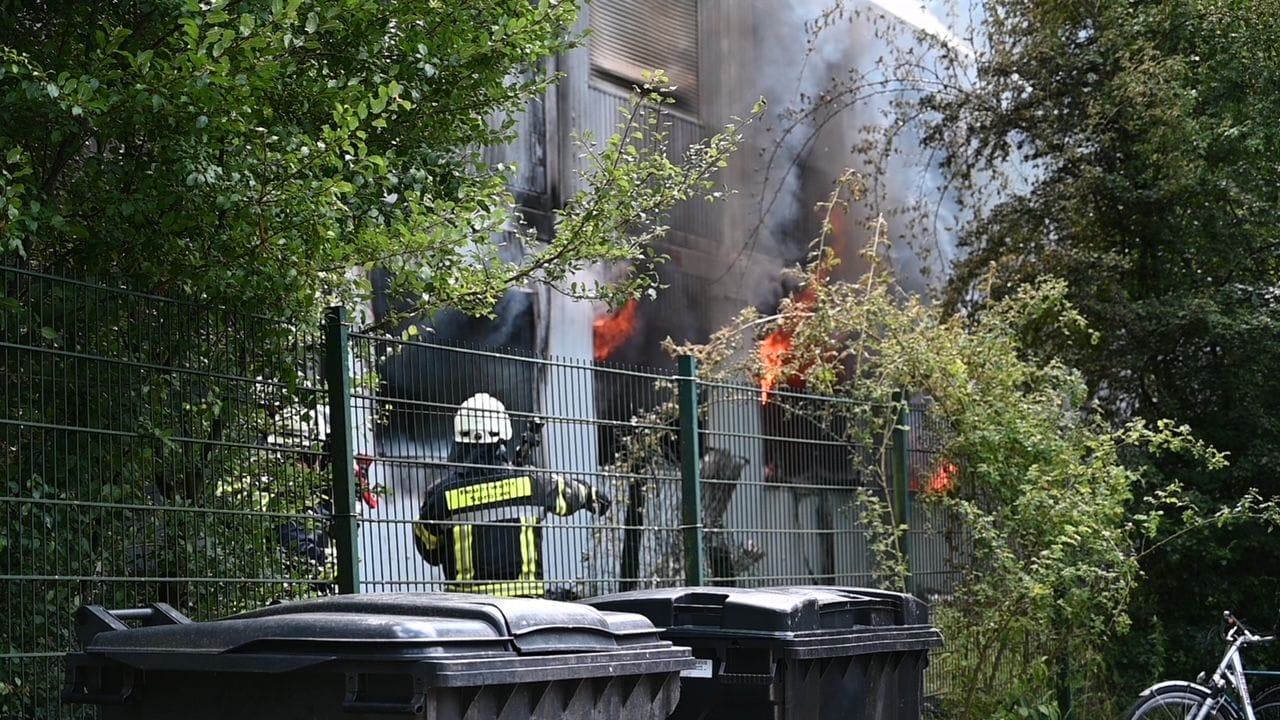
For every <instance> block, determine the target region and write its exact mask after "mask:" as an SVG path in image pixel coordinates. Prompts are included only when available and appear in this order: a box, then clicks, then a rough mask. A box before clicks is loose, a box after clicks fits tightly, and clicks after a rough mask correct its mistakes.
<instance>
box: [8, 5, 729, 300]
mask: <svg viewBox="0 0 1280 720" xmlns="http://www.w3.org/2000/svg"><path fill="white" fill-rule="evenodd" d="M576 16H577V7H576V4H575V3H570V2H556V1H552V0H543V1H541V2H527V0H484V1H483V2H468V3H451V2H442V1H440V0H412V1H410V2H396V3H386V2H382V1H381V0H354V1H351V2H341V3H339V2H330V1H321V0H270V1H268V0H244V1H241V0H220V1H218V2H209V3H205V2H196V1H195V0H157V1H154V2H144V3H133V2H128V3H125V2H120V3H108V4H105V5H102V4H99V5H94V6H89V5H84V4H77V3H20V2H6V3H3V4H0V39H2V40H3V45H0V113H3V115H4V117H5V118H6V119H7V122H6V123H5V127H4V129H3V130H0V238H2V239H3V241H4V245H5V249H6V250H7V251H10V252H13V253H19V254H21V255H24V256H26V257H27V258H30V259H32V260H34V261H37V262H38V263H39V264H40V265H41V266H45V267H56V268H60V269H63V270H66V271H71V272H76V273H80V274H86V275H94V276H111V277H114V278H122V279H124V280H125V281H126V282H128V283H129V284H130V285H131V286H133V287H135V288H136V289H140V290H147V291H151V292H156V293H169V294H172V293H181V294H184V295H186V296H188V297H194V298H197V299H201V300H207V301H211V302H214V303H217V304H223V305H226V306H231V307H253V308H258V309H267V310H269V311H270V312H271V313H272V314H273V315H278V316H289V315H291V314H294V313H297V312H303V311H309V310H311V309H312V308H313V307H314V306H315V305H316V303H317V301H318V300H319V299H321V298H322V297H324V296H329V297H332V296H334V295H336V296H338V297H348V296H351V295H352V294H353V293H354V294H356V295H359V294H360V293H361V291H363V292H366V293H367V291H368V288H367V285H366V284H365V281H364V280H363V277H364V275H363V274H360V273H352V271H353V270H354V269H358V268H364V269H368V268H371V267H374V266H377V267H382V268H386V269H389V270H391V271H392V273H393V275H394V277H395V278H396V279H397V287H396V288H395V291H396V293H397V295H400V296H406V297H410V298H414V299H416V300H417V304H418V305H419V306H423V307H427V308H440V307H446V306H451V307H457V308H459V309H463V310H467V311H471V312H478V313H484V312H489V311H490V310H491V308H492V305H493V303H494V301H495V300H496V299H497V298H498V297H499V296H500V295H501V293H502V292H503V291H504V290H505V289H507V288H508V287H510V286H512V285H518V284H522V283H526V282H533V281H541V282H548V283H552V284H554V285H560V286H564V285H565V284H566V283H565V279H566V278H567V277H569V276H570V275H571V274H572V273H573V271H574V270H575V269H577V268H580V267H582V266H583V265H584V264H587V263H591V262H596V261H611V260H634V259H639V258H646V257H648V256H651V254H652V250H651V249H650V248H649V246H648V244H647V243H644V242H639V241H636V240H635V239H634V235H635V234H636V232H635V231H636V230H637V229H638V230H639V231H640V234H641V235H643V234H644V232H645V231H660V230H661V229H662V224H661V218H662V217H663V213H664V212H665V211H666V210H667V209H669V208H670V206H671V205H672V204H674V203H676V202H678V201H680V200H684V199H687V198H689V197H691V196H693V195H695V194H697V193H698V192H699V191H701V190H706V189H709V188H710V185H709V184H708V179H709V177H710V175H711V174H712V173H714V172H715V171H716V170H717V169H718V168H719V166H720V165H721V164H722V163H723V161H724V158H725V156H726V154H727V153H728V152H729V150H730V149H731V148H732V147H733V146H734V144H735V143H736V133H735V131H734V129H732V128H730V129H729V130H727V131H726V132H725V133H722V134H719V135H715V136H713V137H712V138H709V139H708V140H707V141H706V142H704V143H702V144H699V145H697V146H694V147H693V148H691V149H690V150H689V151H688V152H687V153H686V154H685V155H684V157H683V159H682V161H681V162H673V161H671V160H669V159H668V158H667V156H666V155H665V154H664V151H665V150H666V147H665V138H664V137H662V136H661V129H662V128H661V125H660V123H655V124H653V125H650V124H649V123H648V120H646V119H645V118H644V117H642V116H643V112H642V111H643V110H644V109H647V108H648V109H651V108H654V107H656V106H658V105H659V104H660V103H661V94H660V93H658V92H657V91H658V90H660V88H661V85H662V82H663V78H661V77H660V76H659V77H657V78H655V81H654V83H653V87H651V88H648V89H647V90H646V92H644V93H643V94H641V95H640V96H638V97H637V101H636V102H635V103H634V105H633V108H632V109H633V113H632V116H631V117H629V118H624V127H623V130H622V131H621V132H620V134H619V136H617V137H616V138H614V139H613V141H612V142H611V143H605V144H604V145H603V146H600V147H596V148H595V149H588V151H587V152H588V156H589V158H590V161H591V162H590V163H589V170H588V172H587V177H586V185H587V190H585V191H584V192H582V193H579V194H578V195H576V196H574V197H572V198H571V199H570V202H569V203H568V204H567V207H566V208H565V209H564V210H562V211H561V212H560V216H559V226H560V232H558V233H557V234H556V236H555V237H554V238H552V239H550V240H549V242H545V243H544V242H539V241H538V240H537V239H536V238H535V237H534V236H533V235H532V234H531V233H530V232H529V231H527V230H522V229H519V228H518V226H519V223H518V219H517V218H516V217H515V215H514V214H513V209H512V205H513V200H512V198H511V196H510V193H509V192H508V191H507V180H508V177H509V174H510V168H506V167H502V166H489V165H487V164H485V163H484V162H483V157H482V151H483V149H484V148H485V147H490V146H494V145H501V144H503V143H505V142H507V141H509V140H511V139H512V137H513V133H514V132H515V129H516V124H515V119H514V118H516V117H517V116H518V115H519V114H520V113H521V112H522V111H523V110H524V109H525V106H526V104H527V103H528V102H529V101H530V100H531V99H532V98H535V97H537V96H538V95H539V94H540V93H542V92H544V91H545V90H546V89H547V87H548V86H549V85H550V84H551V83H552V82H553V81H554V80H555V74H554V73H552V72H550V71H549V70H548V64H547V62H546V61H547V59H548V58H550V57H552V56H554V55H555V54H557V53H561V52H564V51H566V50H568V49H569V48H571V47H572V46H573V44H574V42H575V40H574V38H573V37H572V36H571V34H570V32H569V29H570V28H571V27H572V26H573V24H574V22H575V19H576ZM650 91H653V92H650ZM654 134H657V135H658V137H657V138H654V137H653V136H652V135H654ZM641 148H645V149H644V150H641ZM513 227H514V228H517V229H515V230H514V231H513V230H512V228H513ZM504 230H505V231H507V232H506V233H505V235H504V234H503V231H504ZM498 237H505V238H506V240H505V241H497V240H495V238H498ZM513 248H514V250H515V251H514V252H513V251H512V250H513ZM521 250H523V252H521ZM647 279H648V278H647V277H646V276H645V275H643V274H640V275H638V276H637V277H635V278H634V279H633V281H632V283H631V284H630V285H625V284H624V287H623V288H622V292H634V291H635V290H636V289H637V288H638V287H639V286H640V285H642V284H643V283H644V282H645V281H646V280H647ZM565 289H566V290H569V289H570V288H567V287H566V288H565ZM573 290H581V291H583V292H587V291H590V290H594V289H580V288H573Z"/></svg>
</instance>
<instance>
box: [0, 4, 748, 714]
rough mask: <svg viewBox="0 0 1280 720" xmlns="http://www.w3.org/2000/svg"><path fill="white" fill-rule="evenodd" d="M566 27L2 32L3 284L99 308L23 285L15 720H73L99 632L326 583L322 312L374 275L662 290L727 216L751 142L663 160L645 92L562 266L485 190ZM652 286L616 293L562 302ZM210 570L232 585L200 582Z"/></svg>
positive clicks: (0, 26) (450, 303)
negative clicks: (134, 618) (693, 234)
mask: <svg viewBox="0 0 1280 720" xmlns="http://www.w3.org/2000/svg"><path fill="white" fill-rule="evenodd" d="M576 16H577V6H576V4H575V3H572V2H562V1H557V0H535V1H533V2H530V0H475V1H471V0H468V1H466V2H456V1H449V0H406V1H403V2H401V1H397V2H386V1H385V0H343V1H342V2H337V1H334V0H215V1H212V2H207V1H204V0H200V1H197V0H142V1H141V2H107V3H74V2H16V1H9V0H0V116H2V117H4V118H5V120H4V122H3V123H0V125H2V127H0V252H2V253H3V254H4V255H5V259H6V261H10V262H12V261H15V260H18V261H21V262H25V263H26V264H27V265H28V266H29V267H31V268H34V269H36V270H42V271H46V272H48V273H53V274H57V275H72V276H75V277H79V278H82V279H85V280H89V281H91V282H89V283H75V282H65V281H61V280H57V279H53V278H49V277H47V276H46V275H44V274H41V273H25V272H22V273H19V272H6V273H5V274H4V277H3V280H4V287H3V289H2V292H0V321H2V322H0V327H2V330H3V333H4V336H5V340H6V342H7V343H8V344H9V346H10V347H11V348H13V349H14V350H13V351H12V352H7V353H5V355H4V359H3V362H4V363H5V369H6V373H5V377H6V378H8V382H9V384H8V386H7V390H6V395H5V398H6V400H5V407H4V408H3V412H4V417H5V419H6V423H5V424H4V428H5V430H4V432H5V442H4V443H3V448H4V449H3V460H4V462H3V463H2V464H3V467H4V470H3V472H0V488H3V492H4V494H5V495H6V496H8V497H9V498H10V507H13V508H18V510H15V511H14V513H15V514H14V517H18V515H19V514H21V515H22V517H25V518H27V520H29V521H30V523H27V522H22V523H17V522H15V523H10V524H9V525H6V526H5V527H4V528H3V529H0V565H2V566H3V567H4V568H5V572H6V574H8V575H10V576H12V577H16V578H22V580H19V581H15V582H16V585H15V590H14V592H12V593H9V594H8V595H7V596H6V598H5V599H4V601H3V607H2V608H0V609H2V610H3V611H4V612H6V613H7V614H8V615H9V616H10V617H12V618H14V619H15V621H14V622H13V623H11V624H10V625H9V626H7V627H6V628H5V631H4V637H0V649H2V650H3V655H4V657H3V658H0V661H2V663H3V665H4V670H5V671H3V672H0V676H3V678H4V680H3V681H0V715H5V716H9V715H15V716H16V715H23V716H28V717H43V716H44V714H43V713H45V712H46V711H47V712H50V713H52V714H56V704H55V706H49V707H46V706H45V705H44V702H45V701H46V699H47V698H50V697H56V688H57V687H58V686H59V683H60V682H61V680H60V678H59V676H58V674H57V673H50V672H48V671H47V668H45V667H44V666H43V665H40V663H41V662H43V661H42V660H41V658H43V657H45V656H46V655H48V654H50V653H59V652H65V651H67V650H71V649H73V645H74V637H73V633H72V632H71V627H70V626H69V625H68V624H67V623H66V620H65V619H66V618H67V617H69V615H70V613H71V611H73V610H74V608H75V607H76V606H77V605H79V604H81V603H84V602H102V603H104V604H108V605H110V606H112V607H127V606H131V605H135V604H138V603H141V602H146V601H154V600H157V599H167V600H170V601H172V602H174V603H175V604H177V605H179V606H180V607H181V608H182V609H183V610H184V611H186V612H189V613H191V615H192V616H193V617H197V618H208V617H214V616H219V615H225V614H227V613H231V612H234V611H237V610H240V609H244V608H247V607H255V606H259V605H261V604H262V603H264V602H266V601H267V600H268V599H270V598H271V597H275V596H277V595H278V594H279V593H281V592H287V593H290V594H295V593H298V592H301V593H307V592H313V591H315V588H317V587H322V586H324V585H325V584H327V583H329V582H332V580H333V571H334V569H333V568H332V567H329V566H322V565H321V564H320V563H318V562H314V561H308V562H303V561H302V560H303V559H299V558H298V557H297V553H296V552H294V553H293V557H289V556H288V553H287V549H282V547H281V544H282V540H281V530H280V528H281V526H287V525H289V524H294V525H301V526H303V527H304V529H306V528H310V529H311V530H312V531H314V530H315V529H316V528H320V527H323V526H324V519H323V518H321V517H316V513H317V511H316V510H315V508H316V507H317V504H318V503H317V500H318V499H319V497H318V496H320V495H323V494H324V493H325V491H327V490H329V489H330V484H331V482H332V477H330V473H328V472H325V471H323V470H321V469H319V468H318V467H316V464H315V459H316V456H318V455H319V454H320V441H321V440H323V434H324V433H325V432H326V429H325V428H323V427H320V425H321V423H320V422H319V421H317V420H316V412H315V409H316V407H317V405H323V403H324V398H323V394H322V393H321V392H320V391H319V388H320V386H321V384H322V382H321V379H320V378H319V377H318V362H317V358H316V357H315V354H316V352H317V348H319V347H320V346H321V344H322V343H321V341H320V340H319V339H318V338H317V337H316V334H317V331H318V328H317V326H316V320H317V319H318V312H317V311H318V310H319V308H320V307H322V306H323V305H325V304H329V303H333V302H342V303H345V304H350V303H352V302H353V301H356V300H362V299H366V298H367V297H368V294H369V293H370V292H371V289H370V287H369V285H368V281H367V277H368V272H367V271H369V270H371V269H372V268H375V267H376V268H382V269H385V270H389V271H390V274H391V276H392V277H393V278H394V284H393V285H392V287H391V290H390V292H391V293H393V294H394V296H395V297H397V298H407V302H406V303H405V305H403V306H402V307H404V308H405V309H406V310H407V311H409V312H413V311H417V310H424V309H430V310H434V309H439V308H442V307H453V308H457V309H460V310H463V311H467V312H470V313H474V314H485V313H489V312H492V309H493V306H494V303H495V301H496V300H497V298H499V297H500V296H501V295H502V293H503V292H504V291H506V290H507V289H509V288H510V287H512V286H515V285H521V284H526V283H534V282H541V283H548V284H550V285H552V286H555V287H557V288H559V289H560V290H562V291H564V292H568V293H573V294H579V295H588V296H590V295H603V296H605V297H606V298H609V297H616V296H617V295H619V294H628V293H634V292H637V291H638V290H639V289H641V288H643V287H645V286H646V284H647V283H650V282H652V280H653V278H652V276H651V275H650V274H648V273H646V272H645V269H646V267H649V266H650V264H651V263H653V262H658V261H660V260H661V258H660V257H658V256H656V255H655V250H654V249H653V246H652V244H651V242H650V241H651V240H652V239H653V238H654V237H655V236H656V235H658V234H661V233H662V232H663V230H664V229H665V227H664V220H663V218H664V217H665V214H666V212H667V211H668V210H669V209H670V207H671V206H672V205H673V204H675V203H677V202H680V201H682V200H686V199H689V198H692V197H694V196H696V195H700V194H702V193H704V192H706V193H707V194H711V195H714V194H715V193H714V192H713V190H714V188H713V186H712V184H711V176H712V175H713V174H714V173H715V172H716V171H717V170H718V169H719V168H720V167H721V166H722V165H723V164H724V162H725V158H726V157H727V155H728V153H729V152H730V151H731V150H732V149H733V148H734V146H735V145H736V144H737V142H738V137H739V136H738V133H737V128H736V126H733V125H731V126H728V127H727V128H726V129H725V130H724V131H723V132H721V133H718V134H715V135H712V136H711V137H709V138H707V139H706V140H705V141H704V142H701V143H698V144H696V145H694V146H692V147H690V148H688V149H686V150H685V151H684V152H683V153H682V154H677V153H674V152H672V151H671V148H669V147H668V142H667V134H666V130H665V127H666V121H665V120H664V118H663V116H662V113H661V110H662V106H663V104H664V103H665V102H666V101H665V99H664V98H665V95H666V93H665V92H664V90H665V85H666V83H667V81H666V79H665V78H663V77H662V76H661V74H660V73H659V74H655V75H654V76H653V77H652V78H651V80H650V82H649V83H648V84H647V85H646V86H644V87H642V88H639V89H638V90H637V92H636V93H635V94H634V97H633V98H632V102H631V103H630V105H629V107H628V112H627V114H626V115H625V116H624V117H621V118H620V126H619V131H618V133H617V134H615V135H613V136H612V137H610V138H606V139H602V140H601V141H599V142H596V141H595V140H594V139H593V138H583V139H582V140H583V142H582V153H583V156H584V161H583V166H584V168H585V169H584V170H583V173H582V177H581V182H580V184H579V185H580V187H581V190H579V191H577V192H574V193H572V194H570V196H569V197H568V198H567V202H566V203H565V205H564V207H563V208H562V209H560V210H559V211H557V213H556V222H555V232H554V233H553V235H552V236H551V237H541V238H539V237H536V236H535V234H534V233H533V231H532V230H530V229H528V228H525V227H524V226H523V225H522V224H521V223H520V218H519V216H518V213H517V212H516V211H515V209H514V207H513V206H514V204H515V203H514V200H513V198H512V196H511V193H510V192H509V191H508V189H507V182H508V179H509V178H510V176H511V169H510V168H508V167H504V166H490V165H488V164H486V163H485V162H484V155H483V152H484V149H485V148H486V147H491V146H495V145H501V144H503V143H505V142H507V141H509V140H511V139H512V137H513V133H515V132H516V130H517V126H516V120H515V118H516V117H517V116H518V115H519V114H520V113H521V112H522V111H524V110H525V108H526V107H527V105H528V103H530V102H534V101H536V100H537V98H538V97H540V95H541V94H542V93H543V92H545V91H546V90H547V88H548V87H549V86H550V84H551V83H553V82H554V81H555V80H556V75H555V74H554V73H553V72H551V71H550V70H549V67H550V63H549V62H548V60H549V59H550V58H551V57H552V56H554V55H556V54H557V53H561V52H564V51H567V50H568V49H570V48H571V47H573V45H574V43H575V41H576V40H575V38H573V37H572V35H571V33H570V28H572V27H573V25H574V23H575V21H576ZM677 156H678V158H679V159H673V157H677ZM635 260H638V261H640V262H639V263H637V265H638V270H637V272H635V273H634V274H633V275H632V276H631V278H630V279H628V280H626V281H624V282H622V283H620V284H618V285H616V286H612V287H585V288H584V287H578V286H574V285H572V284H571V282H570V281H569V280H568V279H569V278H570V277H571V276H573V274H574V272H575V270H577V269H578V268H581V267H583V266H584V265H586V264H589V263H595V262H609V261H635ZM102 285H107V286H108V287H107V288H105V289H104V288H102V287H101V286H102ZM118 288H126V289H128V290H129V292H125V291H122V290H118ZM265 316H270V318H268V317H265ZM55 378H56V380H55ZM31 418H39V422H37V423H35V424H31V423H30V422H29V419H31ZM52 428H59V429H58V430H53V429H52ZM104 428H107V429H108V430H106V431H105V434H107V435H111V436H112V437H113V438H114V439H113V440H110V441H102V440H101V437H102V436H103V434H104V430H103V429H104ZM64 431H65V433H66V435H60V434H59V433H62V432H64ZM67 437H75V438H77V439H78V441H77V442H69V441H67V440H66V438H67ZM282 437H283V438H284V439H281V438H282ZM85 438H89V439H85ZM15 499H16V500H15ZM86 508H87V509H86ZM210 508H217V509H218V510H219V511H228V510H229V511H231V512H216V513H207V512H204V511H206V510H208V509H210ZM35 527H40V528H42V531H40V532H37V531H33V530H32V529H31V528H35ZM304 559H305V560H314V558H309V559H306V558H304ZM200 563H210V565H208V566H209V567H216V568H217V572H215V573H213V574H214V575H216V576H217V577H218V578H220V579H218V580H212V581H209V582H194V583H191V582H188V580H190V576H191V574H192V570H191V568H192V567H193V566H194V565H198V564H200ZM66 578H104V579H103V580H102V581H100V582H96V581H86V582H83V583H79V582H76V581H72V580H67V579H66ZM142 578H146V579H145V580H144V579H142ZM170 578H173V579H174V580H173V581H172V582H170V581H169V579H170ZM250 578H254V579H256V581H249V582H238V580H239V579H250ZM19 587H20V588H21V589H20V590H19V589H17V588H19ZM34 597H40V598H42V599H43V601H42V602H40V603H34V605H35V607H33V603H32V602H31V601H30V598H34ZM49 667H52V666H49Z"/></svg>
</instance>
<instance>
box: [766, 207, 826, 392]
mask: <svg viewBox="0 0 1280 720" xmlns="http://www.w3.org/2000/svg"><path fill="white" fill-rule="evenodd" d="M844 219H845V211H844V210H843V209H842V208H839V207H836V208H832V210H831V214H830V216H829V217H828V218H827V221H828V222H829V223H830V230H829V233H828V238H829V239H830V240H831V249H832V250H833V251H834V252H835V255H836V257H837V258H842V257H843V256H844V250H845V245H846V241H847V238H846V237H845V231H844ZM826 276H827V272H826V268H825V267H824V268H822V269H820V271H819V272H818V275H817V277H816V281H817V284H819V285H821V284H822V283H825V282H826V280H827V277H826ZM791 302H792V309H795V310H806V309H808V308H810V307H812V306H813V304H814V303H815V302H817V292H816V290H815V288H814V287H812V286H806V287H805V288H804V289H803V290H801V291H800V293H799V294H798V295H796V296H795V297H794V298H793V299H792V301H791ZM793 332H794V328H788V327H786V326H783V327H780V328H778V329H777V330H774V331H773V332H772V333H769V335H768V336H767V337H766V338H765V339H764V340H761V341H760V365H761V366H762V370H761V373H760V404H761V405H765V404H768V402H769V392H770V391H771V390H773V389H774V388H776V387H778V383H779V381H781V380H782V379H783V377H782V375H783V370H782V368H783V366H785V365H786V364H787V361H788V360H789V359H790V356H791V344H792V333H793ZM786 382H787V385H789V386H791V387H793V388H802V387H804V377H803V376H802V375H800V374H792V375H791V376H789V377H787V378H786Z"/></svg>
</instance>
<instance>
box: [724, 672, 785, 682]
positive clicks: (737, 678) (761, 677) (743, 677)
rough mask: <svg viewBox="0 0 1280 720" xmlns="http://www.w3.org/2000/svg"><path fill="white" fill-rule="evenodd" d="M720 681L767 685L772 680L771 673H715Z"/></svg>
mask: <svg viewBox="0 0 1280 720" xmlns="http://www.w3.org/2000/svg"><path fill="white" fill-rule="evenodd" d="M716 677H718V678H719V679H720V682H722V683H725V684H728V685H768V684H770V683H772V682H773V674H772V673H728V672H721V673H720V674H719V675H717V676H716Z"/></svg>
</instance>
